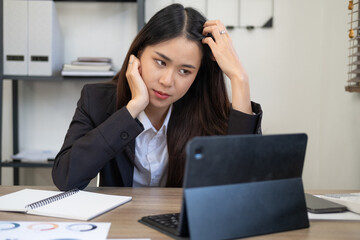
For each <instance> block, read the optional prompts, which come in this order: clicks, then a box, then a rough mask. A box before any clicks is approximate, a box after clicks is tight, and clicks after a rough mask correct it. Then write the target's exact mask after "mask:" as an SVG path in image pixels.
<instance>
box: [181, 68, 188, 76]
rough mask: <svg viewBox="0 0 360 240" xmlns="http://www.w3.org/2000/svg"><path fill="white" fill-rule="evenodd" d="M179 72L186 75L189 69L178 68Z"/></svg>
mask: <svg viewBox="0 0 360 240" xmlns="http://www.w3.org/2000/svg"><path fill="white" fill-rule="evenodd" d="M179 72H180V74H182V75H187V74H189V73H190V71H189V70H186V69H180V70H179Z"/></svg>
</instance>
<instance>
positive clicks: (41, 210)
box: [0, 189, 132, 221]
mask: <svg viewBox="0 0 360 240" xmlns="http://www.w3.org/2000/svg"><path fill="white" fill-rule="evenodd" d="M131 199H132V197H130V196H117V195H109V194H101V193H93V192H87V191H80V190H78V189H74V190H70V191H67V192H60V191H48V190H36V189H23V190H20V191H17V192H14V193H10V194H7V195H4V196H1V197H0V211H8V212H23V213H27V214H33V215H41V216H47V217H58V218H69V219H77V220H85V221H87V220H90V219H92V218H94V217H97V216H99V215H101V214H103V213H105V212H108V211H110V210H112V209H114V208H116V207H118V206H120V205H122V204H125V203H127V202H129V201H130V200H131Z"/></svg>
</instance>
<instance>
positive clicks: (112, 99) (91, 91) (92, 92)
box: [78, 83, 116, 118]
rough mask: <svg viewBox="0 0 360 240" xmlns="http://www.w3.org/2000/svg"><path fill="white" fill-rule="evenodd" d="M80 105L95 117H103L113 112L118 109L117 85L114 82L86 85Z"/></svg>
mask: <svg viewBox="0 0 360 240" xmlns="http://www.w3.org/2000/svg"><path fill="white" fill-rule="evenodd" d="M78 106H79V107H81V108H82V109H85V110H86V112H88V114H89V115H90V116H93V117H95V116H96V117H100V118H102V116H107V115H108V114H112V113H113V112H114V111H115V110H116V109H115V107H116V85H115V84H113V83H92V84H86V85H84V87H83V89H82V91H81V97H80V100H79V102H78Z"/></svg>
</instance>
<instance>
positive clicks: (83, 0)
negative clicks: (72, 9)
mask: <svg viewBox="0 0 360 240" xmlns="http://www.w3.org/2000/svg"><path fill="white" fill-rule="evenodd" d="M54 2H136V0H54Z"/></svg>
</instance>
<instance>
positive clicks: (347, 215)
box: [308, 211, 360, 221]
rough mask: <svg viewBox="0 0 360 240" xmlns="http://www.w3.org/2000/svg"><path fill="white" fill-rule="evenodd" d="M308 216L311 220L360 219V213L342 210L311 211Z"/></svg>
mask: <svg viewBox="0 0 360 240" xmlns="http://www.w3.org/2000/svg"><path fill="white" fill-rule="evenodd" d="M308 217H309V219H310V220H348V221H349V220H350V221H354V220H355V221H360V215H359V214H356V213H353V212H349V211H347V212H342V213H309V212H308Z"/></svg>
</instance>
